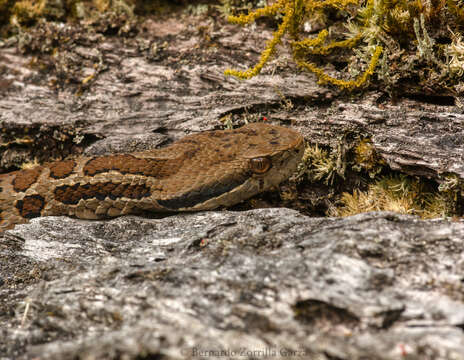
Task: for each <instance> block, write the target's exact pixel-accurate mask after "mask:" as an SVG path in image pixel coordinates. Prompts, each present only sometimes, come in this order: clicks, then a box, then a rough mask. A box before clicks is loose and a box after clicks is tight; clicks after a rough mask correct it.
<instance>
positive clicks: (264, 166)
mask: <svg viewBox="0 0 464 360" xmlns="http://www.w3.org/2000/svg"><path fill="white" fill-rule="evenodd" d="M250 166H251V170H252V171H253V172H254V173H256V174H264V173H265V172H266V171H268V170H269V169H270V168H271V160H269V159H268V158H265V157H257V158H254V159H250Z"/></svg>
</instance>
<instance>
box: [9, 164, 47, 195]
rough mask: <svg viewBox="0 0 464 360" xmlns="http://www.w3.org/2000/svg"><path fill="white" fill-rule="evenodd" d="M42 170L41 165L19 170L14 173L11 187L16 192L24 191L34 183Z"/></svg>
mask: <svg viewBox="0 0 464 360" xmlns="http://www.w3.org/2000/svg"><path fill="white" fill-rule="evenodd" d="M41 172H42V166H36V167H34V168H32V169H27V170H21V171H18V172H17V173H16V176H15V177H14V179H13V183H12V184H13V189H14V190H15V191H17V192H24V191H26V190H27V189H29V188H30V187H31V185H32V184H34V183H35V182H36V181H37V179H38V178H39V176H40V173H41Z"/></svg>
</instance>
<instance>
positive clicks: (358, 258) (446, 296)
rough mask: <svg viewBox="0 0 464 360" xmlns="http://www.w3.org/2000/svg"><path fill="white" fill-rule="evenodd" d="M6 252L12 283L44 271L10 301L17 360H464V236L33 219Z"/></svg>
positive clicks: (181, 218) (364, 217)
mask: <svg viewBox="0 0 464 360" xmlns="http://www.w3.org/2000/svg"><path fill="white" fill-rule="evenodd" d="M4 237H5V239H4V241H9V242H16V243H20V244H21V245H20V250H19V251H17V252H15V253H10V260H11V263H14V261H16V262H17V265H16V266H17V269H19V268H21V267H22V266H30V264H33V266H34V267H35V268H43V267H44V266H46V268H47V270H46V273H47V276H46V278H47V279H46V280H45V279H42V280H41V281H39V282H37V281H35V282H32V283H30V284H29V285H27V286H24V287H23V288H22V289H20V290H17V291H10V293H9V295H6V294H5V290H3V296H2V297H3V298H4V301H5V300H10V301H11V300H12V299H22V300H19V301H18V302H17V304H16V307H15V309H14V315H13V316H9V317H7V316H5V315H3V316H2V323H1V326H0V328H1V329H2V330H1V332H2V334H1V338H2V339H3V340H2V341H3V346H2V348H3V349H6V352H5V354H4V356H7V358H8V356H9V357H12V356H13V355H14V354H15V353H14V352H13V350H14V348H15V347H16V348H17V349H20V350H21V351H20V352H19V354H20V355H19V356H18V357H17V358H18V359H21V358H22V359H26V358H33V357H40V358H46V359H75V358H79V359H96V358H98V359H110V358H116V357H118V358H121V357H125V358H137V357H140V356H166V357H168V358H179V357H184V358H195V357H198V356H200V355H199V354H201V352H210V354H212V353H215V354H216V355H218V354H219V352H220V351H223V352H229V354H233V353H236V352H240V351H242V352H243V351H245V352H246V354H245V355H244V358H253V357H255V358H256V357H258V356H261V357H263V358H272V356H273V355H272V354H274V353H279V354H280V355H279V356H281V357H284V356H287V355H282V354H283V353H285V352H288V354H293V355H294V356H303V355H305V356H313V357H316V356H322V358H323V357H324V356H325V357H327V356H329V357H330V356H331V357H338V358H341V359H353V358H382V359H397V358H399V357H401V356H403V355H402V354H407V355H408V356H410V357H411V358H421V357H422V356H423V354H427V356H428V358H438V357H442V358H456V359H462V358H464V357H463V355H462V354H464V342H463V337H462V330H461V328H462V326H463V324H464V304H463V303H462V295H461V290H462V281H461V279H462V275H461V273H462V269H461V268H462V266H463V260H462V252H463V248H464V244H463V242H462V239H463V238H464V222H450V221H446V220H434V221H423V220H419V219H418V218H416V217H412V216H404V215H397V214H394V213H385V212H384V213H366V214H360V215H356V216H352V217H347V218H310V217H306V216H303V215H301V214H299V213H298V212H296V211H294V210H289V209H283V208H280V209H279V208H276V209H260V210H252V211H246V212H230V211H223V212H201V213H194V214H183V215H175V216H169V217H164V218H159V219H146V218H140V217H133V216H128V217H121V218H117V219H113V220H109V221H84V220H76V219H70V218H67V217H46V218H36V219H33V220H32V221H31V223H30V224H25V225H19V226H17V227H16V228H15V229H14V230H10V231H7V232H6V234H5V235H4ZM7 251H8V249H4V250H3V253H4V254H3V257H4V256H5V252H7ZM14 259H16V260H14ZM18 259H19V260H18ZM6 260H8V258H7V259H6ZM21 263H22V264H21ZM28 264H29V265H28ZM12 270H13V269H10V271H12ZM5 275H6V274H5V273H1V274H0V277H5ZM10 275H11V273H10ZM9 344H16V345H15V347H12V346H11V345H9ZM3 351H5V350H3ZM18 351H19V350H18ZM211 356H212V355H211ZM218 356H219V355H218ZM404 356H405V355H404ZM453 356H455V357H453ZM274 357H275V356H274Z"/></svg>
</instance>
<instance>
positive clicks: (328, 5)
mask: <svg viewBox="0 0 464 360" xmlns="http://www.w3.org/2000/svg"><path fill="white" fill-rule="evenodd" d="M334 14H336V15H334ZM279 15H280V16H281V21H280V24H279V25H278V27H277V30H276V31H275V32H274V34H273V36H272V38H271V39H270V40H269V41H268V42H267V44H266V46H265V47H264V49H263V51H262V53H261V56H260V59H259V61H258V63H257V64H256V65H255V66H253V67H251V68H249V69H247V70H243V71H239V70H231V69H228V70H226V71H225V74H226V75H233V76H236V77H239V78H241V79H249V78H251V77H253V76H256V75H257V74H259V73H260V72H261V71H262V69H263V67H264V66H265V65H266V63H268V62H269V60H270V59H271V57H272V56H274V55H275V54H277V46H278V45H279V44H282V43H284V38H285V39H286V40H287V41H286V42H285V43H286V44H287V45H288V46H289V47H290V50H291V53H292V56H293V59H294V61H295V63H296V64H297V65H298V66H299V67H300V68H301V69H304V70H307V71H309V72H312V73H314V74H315V75H316V76H317V77H318V79H319V82H320V83H329V84H332V85H336V86H338V87H340V88H343V89H349V90H353V89H356V88H360V87H363V86H366V85H367V84H369V82H372V81H370V79H374V80H377V81H378V82H380V83H384V85H386V90H387V91H391V90H392V89H398V88H400V87H401V86H402V87H404V89H402V91H405V92H411V91H421V90H422V91H423V92H428V93H439V94H440V95H443V90H445V91H446V93H447V94H457V93H459V92H461V91H462V88H463V86H462V80H463V79H462V77H463V74H462V68H463V67H462V62H463V50H462V38H461V36H460V35H459V34H460V33H461V32H462V28H463V26H464V10H462V4H461V0H446V1H445V0H428V1H424V0H367V1H361V0H324V1H318V0H277V1H276V2H275V3H273V4H271V5H268V6H265V7H263V8H258V9H256V10H254V11H251V12H249V13H248V14H241V15H239V16H230V17H229V21H230V22H233V23H236V24H241V25H246V24H250V23H252V22H255V21H256V20H257V19H258V18H261V17H274V18H275V17H277V16H279ZM308 24H309V25H308ZM311 24H318V25H320V26H322V29H321V30H320V31H319V32H318V33H317V34H314V35H310V36H308V37H306V38H304V36H307V35H306V34H305V29H307V28H313V27H312V26H311ZM320 26H319V27H320ZM331 61H336V62H338V63H342V64H343V63H346V66H345V67H344V71H343V70H342V71H340V72H339V73H338V75H336V76H334V75H333V70H327V69H324V66H323V64H324V62H325V63H330V62H331ZM379 65H380V66H379ZM402 79H403V80H404V79H406V80H407V81H403V82H401V81H400V80H402ZM411 80H412V81H411ZM400 84H401V85H400Z"/></svg>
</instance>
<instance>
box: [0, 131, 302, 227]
mask: <svg viewBox="0 0 464 360" xmlns="http://www.w3.org/2000/svg"><path fill="white" fill-rule="evenodd" d="M303 150H304V142H303V137H302V135H301V134H300V133H298V132H297V131H295V130H292V129H289V128H286V127H281V126H274V125H270V124H265V123H251V124H248V125H245V126H243V127H241V128H238V129H234V130H216V131H205V132H201V133H196V134H193V135H189V136H186V137H184V138H182V139H180V140H179V141H177V142H174V143H173V144H171V145H170V146H167V147H165V148H160V149H153V150H148V151H143V152H137V153H128V154H110V155H105V156H97V157H78V158H75V159H69V160H62V161H55V162H50V163H45V164H43V165H38V166H35V167H32V168H28V169H23V170H19V171H14V172H11V173H6V174H2V175H0V232H3V231H4V230H6V229H10V228H12V227H14V226H15V225H16V224H20V223H25V222H27V221H28V219H31V218H34V217H38V216H50V215H67V216H73V217H77V218H81V219H103V218H109V217H115V216H120V215H125V214H138V213H143V212H145V211H154V212H178V211H198V210H211V209H216V208H219V207H229V206H232V205H234V204H237V203H239V202H241V201H243V200H246V199H248V198H250V197H252V196H254V195H256V194H257V193H260V192H263V191H267V190H270V189H273V188H275V187H276V186H277V185H278V184H279V183H280V182H282V181H283V180H285V179H287V178H288V177H289V176H290V175H291V174H292V173H293V172H294V171H295V169H296V167H297V165H298V163H299V161H300V160H301V157H302V155H303Z"/></svg>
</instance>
